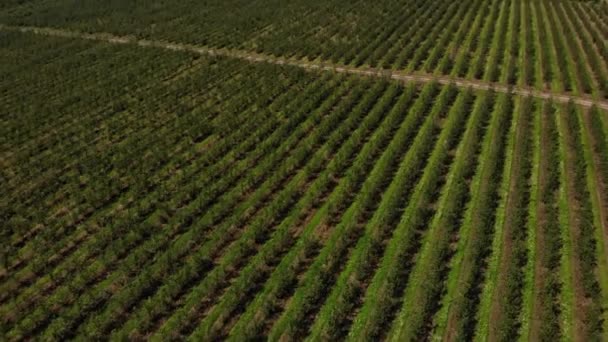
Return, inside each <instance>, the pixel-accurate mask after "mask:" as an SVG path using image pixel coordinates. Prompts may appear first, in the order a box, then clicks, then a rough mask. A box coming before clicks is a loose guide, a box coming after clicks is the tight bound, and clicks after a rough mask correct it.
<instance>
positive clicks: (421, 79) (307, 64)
mask: <svg viewBox="0 0 608 342" xmlns="http://www.w3.org/2000/svg"><path fill="white" fill-rule="evenodd" d="M0 30H3V31H16V32H23V33H34V34H39V35H45V36H54V37H65V38H79V39H87V40H95V41H103V42H107V43H112V44H129V45H138V46H144V47H154V48H159V49H165V50H172V51H185V52H191V53H197V54H201V55H208V56H220V57H230V58H238V59H241V60H246V61H249V62H254V63H271V64H277V65H289V66H295V67H299V68H303V69H307V70H325V71H333V72H338V73H346V74H354V75H363V76H369V77H381V78H390V79H393V80H398V81H405V82H417V83H429V82H438V83H440V84H444V85H445V84H454V85H456V86H458V87H462V88H473V89H477V90H494V91H496V92H501V93H513V94H517V95H523V96H533V97H536V98H540V99H553V100H554V101H556V102H562V103H567V102H570V101H573V102H574V103H576V104H578V105H581V106H584V107H591V106H593V105H596V106H598V107H600V108H603V109H606V110H608V101H598V100H595V99H593V98H591V97H590V96H576V95H572V94H567V93H555V92H550V91H541V90H535V89H531V88H524V87H516V86H506V85H501V84H497V83H492V82H485V81H481V80H467V79H463V78H456V77H451V76H438V75H431V74H423V73H408V72H403V71H399V70H390V69H378V68H362V67H350V66H344V65H338V64H335V63H331V62H326V61H319V60H314V61H307V60H305V59H301V58H283V57H276V56H272V55H267V54H260V53H256V52H251V51H243V50H236V49H213V48H209V47H204V46H197V45H192V44H182V43H174V42H167V41H161V40H149V39H138V38H136V37H134V36H116V35H113V34H109V33H84V32H78V31H72V30H65V29H56V28H48V27H32V26H6V25H1V24H0Z"/></svg>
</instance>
